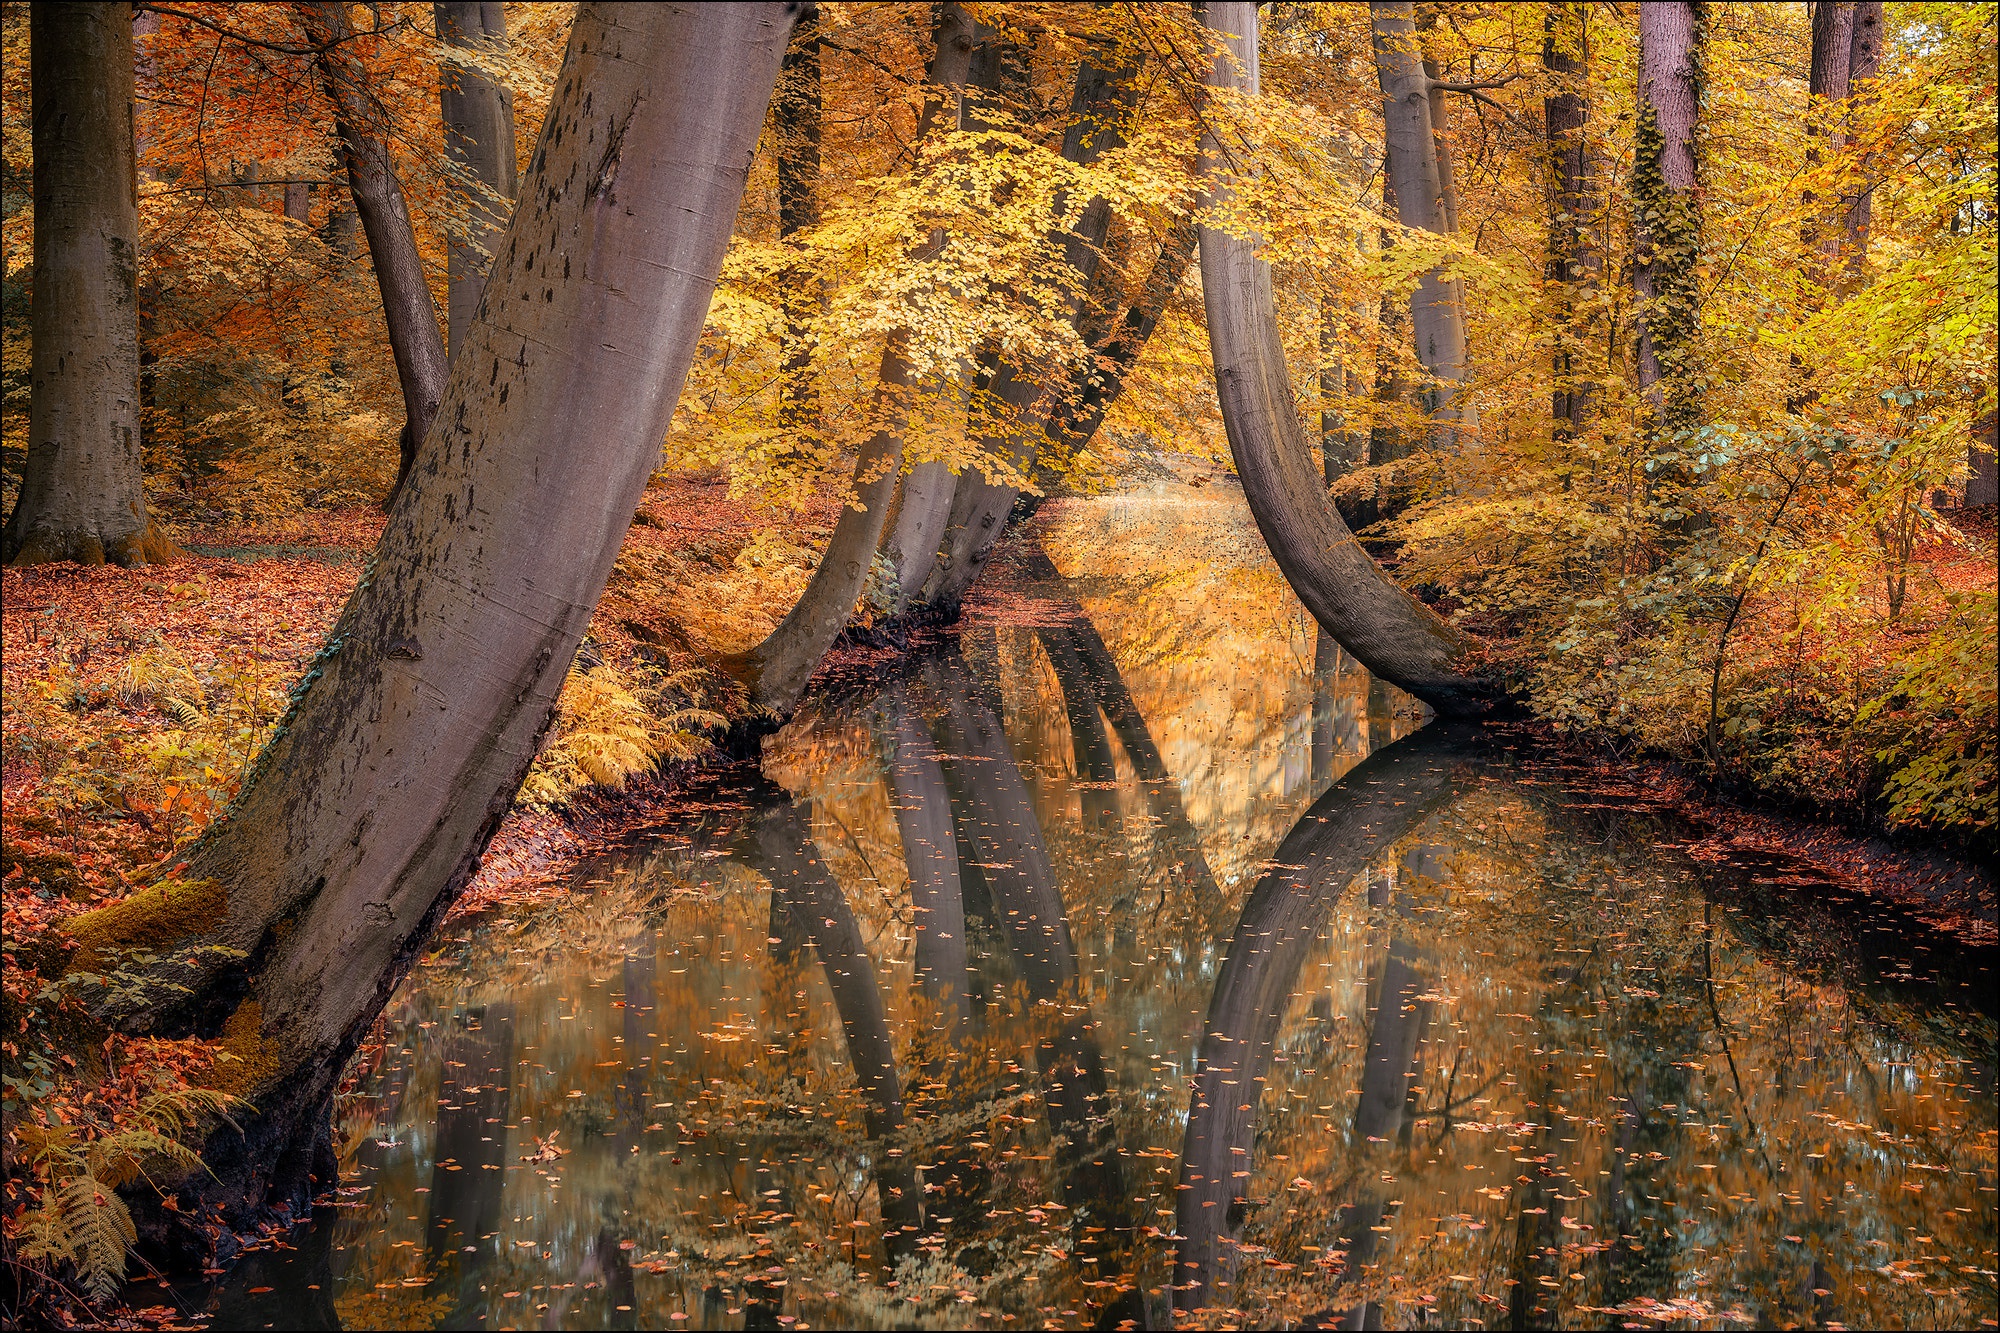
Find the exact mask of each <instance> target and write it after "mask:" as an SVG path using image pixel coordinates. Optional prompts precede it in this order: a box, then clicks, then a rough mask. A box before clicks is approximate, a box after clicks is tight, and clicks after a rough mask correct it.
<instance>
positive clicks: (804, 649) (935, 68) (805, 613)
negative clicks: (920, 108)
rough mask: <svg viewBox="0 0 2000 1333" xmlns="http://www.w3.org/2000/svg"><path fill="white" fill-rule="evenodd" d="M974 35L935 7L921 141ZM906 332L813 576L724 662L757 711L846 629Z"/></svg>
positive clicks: (891, 438)
mask: <svg viewBox="0 0 2000 1333" xmlns="http://www.w3.org/2000/svg"><path fill="white" fill-rule="evenodd" d="M974 31H975V25H974V22H973V19H972V15H971V13H970V11H968V10H967V9H966V8H965V6H964V5H962V4H959V3H957V0H947V3H945V4H943V5H941V6H939V8H938V15H937V49H936V52H935V53H934V54H933V56H932V57H931V67H930V71H929V82H930V84H931V85H932V89H933V96H932V97H931V98H930V100H929V101H928V103H927V104H926V105H925V107H924V114H923V117H922V119H921V121H920V122H919V123H918V126H917V141H918V142H920V143H921V142H922V141H923V140H924V139H925V138H927V137H928V136H929V134H930V132H931V129H932V127H933V126H934V125H935V124H936V122H937V119H938V118H939V117H940V116H941V115H943V114H945V112H946V109H947V103H949V104H950V106H951V110H952V111H954V112H956V110H957V103H958V102H959V100H960V98H961V96H962V95H963V94H962V90H963V88H964V86H965V78H966V71H967V69H968V68H969V66H970V64H971V59H972V47H973V35H974ZM909 338H910V335H909V331H908V330H907V329H902V328H898V329H893V330H891V331H890V333H889V337H888V341H887V342H886V343H885V344H884V346H883V349H882V366H881V371H880V373H879V376H878V381H877V389H876V394H875V413H876V419H877V420H878V421H879V422H880V423H881V425H880V426H879V428H878V429H877V430H876V432H875V434H874V435H873V436H871V437H870V438H869V440H868V442H867V443H866V444H864V445H862V447H861V450H860V454H859V456H858V457H857V458H856V459H855V462H854V499H853V500H852V501H851V502H849V503H848V504H847V505H846V507H844V508H843V509H842V510H841V511H840V518H839V519H838V520H837V521H836V522H835V523H834V525H833V535H832V536H831V537H829V538H828V539H827V543H826V550H825V551H824V552H823V553H822V554H821V556H820V560H819V566H818V568H816V569H815V570H813V576H812V581H811V582H810V583H808V584H807V585H806V590H805V591H804V592H803V593H801V594H799V600H798V601H797V602H795V603H793V605H792V609H791V610H790V611H789V612H787V613H786V615H785V618H784V619H783V620H782V621H780V622H778V627H777V628H776V629H774V630H772V631H771V633H770V634H769V635H768V636H767V637H766V638H765V639H764V641H763V642H762V643H760V644H758V645H757V646H756V647H755V648H753V649H751V650H750V652H748V653H747V654H745V655H743V656H742V657H740V658H734V659H731V660H730V661H729V662H728V663H727V664H726V665H727V667H728V669H729V670H730V671H731V672H733V673H734V674H736V675H737V676H739V677H741V678H742V679H743V680H744V681H745V683H746V684H747V685H748V687H749V691H750V702H751V703H752V704H753V705H755V706H757V707H759V708H764V709H768V710H770V711H772V712H776V713H782V712H786V711H789V710H790V709H791V707H792V706H793V705H794V704H795V703H797V702H798V698H799V695H801V694H802V693H804V692H805V688H806V683H807V682H808V681H809V680H811V679H812V673H813V672H814V671H815V670H816V669H817V668H818V666H819V663H820V659H821V658H823V657H825V656H826V650H827V649H829V648H831V647H832V646H833V641H834V640H835V639H836V638H838V637H839V636H840V632H841V631H842V630H843V629H845V628H847V622H848V619H849V617H851V616H852V615H853V614H854V604H855V602H856V601H857V600H859V598H860V596H861V590H862V587H863V585H864V584H865V583H866V582H867V579H868V570H869V568H870V567H871V566H872V565H873V563H874V559H875V551H876V548H877V547H878V546H880V545H881V543H882V528H883V525H884V523H885V522H886V521H887V519H888V513H889V501H890V498H891V497H892V496H893V495H894V494H895V490H896V474H897V471H898V469H899V468H900V467H901V465H902V460H903V429H904V423H905V421H906V419H907V417H908V406H907V401H906V400H907V396H908V390H909V385H910V381H911V378H912V375H913V372H912V370H911V367H910V360H909Z"/></svg>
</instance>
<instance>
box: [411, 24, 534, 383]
mask: <svg viewBox="0 0 2000 1333" xmlns="http://www.w3.org/2000/svg"><path fill="white" fill-rule="evenodd" d="M431 10H432V15H433V17H434V19H435V20H436V22H437V35H438V40H439V41H441V42H443V43H444V44H445V45H447V46H456V47H463V48H466V49H470V50H486V51H492V52H503V51H505V50H506V49H507V7H506V6H505V5H503V4H499V3H498V2H497V0H483V3H481V2H479V0H452V2H451V3H438V4H434V5H432V6H431ZM439 75H440V78H439V82H438V110H439V112H440V113H441V115H442V117H443V120H444V150H445V155H446V156H447V157H448V158H450V159H451V164H452V166H453V167H454V168H456V169H457V170H458V171H460V172H462V173H463V174H464V175H465V177H466V178H467V180H468V181H470V182H473V183H475V184H476V187H477V188H474V189H467V188H466V182H460V181H455V182H453V185H454V187H455V188H456V189H459V190H462V191H463V192H464V195H465V210H466V214H467V225H466V232H465V236H464V237H463V238H462V239H461V238H458V237H453V238H452V241H451V249H450V251H449V253H448V255H447V257H446V260H445V264H446V279H447V282H448V284H449V289H448V294H447V296H446V299H445V308H446V328H447V331H448V334H449V342H448V344H447V351H448V352H456V351H457V350H458V349H459V348H460V347H462V346H464V345H465V339H466V335H467V332H468V331H469V330H470V329H471V328H472V321H473V319H474V318H476V317H477V316H478V314H479V293H480V290H481V289H482V288H483V287H485V286H486V270H487V268H488V267H489V266H491V264H492V262H493V246H494V244H495V243H496V242H498V241H499V239H500V236H501V234H502V233H503V232H504V231H505V230H506V229H507V215H508V214H509V213H511V212H512V211H513V204H514V193H515V190H514V176H515V170H516V167H515V153H514V93H513V90H512V89H510V88H508V87H507V86H506V85H505V84H502V83H495V82H494V81H493V80H492V79H490V78H488V77H487V76H486V75H484V74H482V73H480V72H479V70H477V69H476V68H474V67H473V66H471V65H460V64H453V63H450V62H445V63H444V64H443V65H442V67H441V68H440V70H439Z"/></svg>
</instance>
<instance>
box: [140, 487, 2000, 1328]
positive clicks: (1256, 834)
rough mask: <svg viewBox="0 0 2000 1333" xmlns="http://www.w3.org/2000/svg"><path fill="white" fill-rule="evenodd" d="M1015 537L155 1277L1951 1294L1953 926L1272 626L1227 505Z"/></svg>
mask: <svg viewBox="0 0 2000 1333" xmlns="http://www.w3.org/2000/svg"><path fill="white" fill-rule="evenodd" d="M1038 532H1039V535H1040V537H1041V539H1042V543H1043V545H1042V547H1041V548H1039V549H1045V550H1046V551H1047V552H1048V553H1049V554H1050V555H1052V556H1053V557H1054V560H1055V563H1056V564H1057V565H1059V566H1060V567H1061V569H1062V571H1063V573H1064V574H1067V575H1070V576H1071V577H1069V578H1068V579H1062V578H1060V577H1058V576H1057V575H1056V573H1055V570H1054V569H1053V568H1050V567H1048V566H1047V564H1046V560H1045V559H1044V558H1043V557H1042V556H1040V554H1039V550H1038V549H1037V548H1033V547H1025V546H1023V547H1017V549H1016V551H1015V555H1014V561H1013V567H1012V569H1011V570H1010V571H1007V572H1006V573H1005V574H1004V576H1003V578H1002V581H1001V583H1000V585H999V586H998V590H997V591H996V592H995V593H994V594H992V595H991V596H989V598H988V599H987V602H986V604H985V605H983V606H982V607H980V608H978V609H977V611H976V612H975V613H974V614H973V615H972V616H971V617H970V618H969V621H968V625H967V627H966V628H965V629H964V631H963V633H962V634H961V635H959V636H957V639H956V642H957V644H958V646H957V647H956V648H955V649H952V650H949V651H944V652H941V653H939V654H936V655H934V656H929V657H926V658H924V659H922V660H920V661H917V662H915V663H912V664H910V665H909V666H908V668H907V669H903V670H901V671H900V672H899V674H897V675H896V677H895V678H894V679H892V680H889V681H887V682H885V683H882V684H881V685H879V686H877V687H871V689H869V690H867V691H863V692H859V693H849V694H847V695H845V696H844V697H841V698H839V699H836V700H833V701H830V702H823V703H821V704H819V705H816V706H814V707H812V708H810V709H809V710H808V711H807V713H806V714H805V715H803V716H801V717H800V718H799V719H798V720H796V721H795V722H794V723H793V724H792V725H790V726H788V727H787V728H786V729H785V730H784V731H783V732H782V733H780V734H779V735H778V736H776V737H774V738H773V739H772V740H771V742H770V743H769V745H768V747H767V750H766V753H765V758H764V762H763V765H762V771H761V772H756V771H753V770H752V769H750V768H749V767H747V766H746V767H745V768H744V769H743V770H742V771H741V773H740V775H739V777H738V779H737V780H734V781H731V782H730V783H728V784H727V785H725V786H724V787H723V788H722V789H721V792H720V794H719V795H718V797H717V798H716V799H715V800H713V801H711V802H710V803H709V804H708V805H707V806H706V807H704V808H703V809H701V810H699V811H697V812H696V814H695V815H694V816H692V817H691V818H690V820H689V821H688V822H687V823H686V824H684V825H682V826H679V827H676V828H675V829H673V830H672V831H671V833H670V835H666V836H661V837H659V838H656V839H653V840H650V841H646V842H642V843H640V844H639V845H637V846H635V847H634V848H633V849H631V850H630V851H628V852H625V853H622V854H620V855H617V856H614V857H611V858H608V859H606V860H604V861H602V862H600V863H599V864H597V865H594V866H593V867H591V869H590V871H589V873H588V875H587V876H586V877H585V879H584V882H582V883H580V884H579V886H578V890H577V891H576V892H575V893H573V894H570V895H568V896H567V897H565V898H563V899H562V900H560V901H559V902H556V903H554V904H552V905H547V906H541V907H536V908H533V909H525V908H524V909H521V910H520V911H518V912H517V913H515V914H514V915H512V916H489V917H486V918H483V919H479V920H476V921H472V922H469V923H465V924H463V925H460V926H457V927H455V928H454V930H453V932H452V933H451V935H450V937H449V938H447V939H443V940H441V941H439V942H438V944H437V946H436V952H435V953H434V954H432V955H431V956H429V957H427V958H426V959H425V960H424V961H423V962H422V964H421V965H420V966H419V967H418V968H417V969H416V971H415V972H414V973H413V975H412V976H411V977H410V978H409V979H408V981H407V982H406V983H405V984H404V985H403V987H402V988H401V990H399V991H398V992H397V994H396V996H395V998H394V999H393V1001H392V1002H391V1005H390V1008H389V1013H388V1024H389V1041H388V1044H387V1046H386V1048H385V1049H384V1050H383V1052H382V1053H381V1055H380V1057H379V1059H378V1061H377V1062H376V1063H375V1065H374V1066H373V1067H372V1068H370V1069H368V1070H367V1071H366V1072H365V1074H364V1076H363V1078H362V1081H361V1089H360V1094H359V1095H358V1096H356V1097H354V1098H353V1099H352V1100H350V1101H348V1102H346V1103H344V1104H343V1106H342V1107H341V1109H340V1112H339V1115H338V1118H337V1122H336V1135H337V1137H338V1138H339V1140H340V1141H341V1145H342V1148H343V1152H344V1161H345V1173H344V1180H343V1188H342V1190H341V1191H340V1196H339V1197H340V1202H339V1205H338V1207H335V1208H329V1209H323V1210H321V1211H320V1213H319V1214H318V1216H317V1217H316V1218H315V1219H314V1221H313V1222H312V1224H311V1225H310V1226H309V1227H302V1228H300V1229H298V1230H297V1231H295V1232H293V1233H292V1234H290V1235H289V1236H287V1237H283V1238H281V1241H280V1244H279V1246H275V1247H273V1248H268V1249H264V1250H261V1251H259V1252H257V1253H255V1254H253V1255H251V1256H250V1257H249V1258H247V1259H246V1260H244V1261H243V1262H242V1263H240V1264H239V1265H237V1266H236V1267H235V1268H234V1269H233V1270H232V1271H231V1272H230V1273H229V1274H228V1275H227V1277H226V1278H224V1279H222V1280H221V1285H220V1286H219V1287H217V1288H215V1289H212V1290H200V1291H184V1292H180V1293H177V1294H178V1295H179V1296H180V1297H181V1299H183V1300H185V1301H187V1302H188V1303H190V1304H192V1305H193V1306H195V1307H196V1308H200V1309H206V1310H208V1311H210V1312H211V1313H212V1315H213V1325H212V1326H213V1327H218V1328H261V1327H266V1326H275V1327H279V1328H288V1327H322V1328H331V1327H335V1326H340V1327H347V1328H662V1327H674V1328H689V1329H693V1328H746V1327H747V1328H795V1329H804V1328H846V1327H901V1328H930V1327H966V1328H988V1329H999V1328H1009V1327H1012V1328H1029V1327H1036V1328H1039V1327H1061V1328H1082V1327H1105V1328H1116V1327H1120V1326H1124V1327H1149V1328H1173V1327H1215V1326H1239V1327H1241V1326H1247V1327H1285V1326H1289V1327H1331V1326H1334V1325H1336V1324H1338V1325H1339V1326H1341V1327H1351V1328H1364V1327H1366V1328H1377V1327H1382V1328H1389V1327H1406V1326H1418V1327H1449V1328H1457V1327H1482V1326H1483V1327H1495V1328H1497V1327H1537V1328H1539V1327H1556V1326H1563V1327H1589V1328H1604V1327H1610V1328H1617V1327H1628V1328H1629V1327H1646V1328H1661V1327H1697V1326H1699V1327H1716V1328H1722V1327H1732V1326H1745V1325H1754V1326H1760V1327H1780V1326H1813V1327H1826V1326H1840V1325H1846V1326H1848V1327H1853V1328H1871V1327H1882V1328H1904V1327H1909V1328H1915V1327H1924V1328H1932V1327H1948V1328H1961V1327H1962V1328H1978V1327H1980V1326H1982V1324H1984V1325H1985V1326H1987V1327H1991V1326H1993V1321H1994V1318H1995V1315H1996V1298H1995V1272H1994V1270H1995V1268H1996V1261H1995V1144H1996V1132H1995V1129H1996V1125H1995V1103H1994V1095H1993V1079H1994V1058H1993V1053H1994V1036H1995V1023H1994V1000H1993V996H1992V989H1993V988H1992V978H1991V976H1990V974H1989V971H1988V965H1989V963H1990V961H1991V960H1990V957H1989V956H1987V955H1985V954H1976V955H1968V954H1966V953H1964V952H1962V951H1960V950H1958V949H1957V948H1955V947H1954V946H1953V945H1952V944H1951V943H1950V942H1949V941H1947V940H1945V939H1943V938H1941V937H1938V936H1935V935H1933V934H1932V933H1930V932H1929V931H1928V930H1927V929H1926V928H1925V927H1923V926H1921V925H1918V924H1916V923H1914V922H1912V921H1908V920H1905V919H1902V918H1900V917H1896V916H1893V915H1890V914H1886V913H1884V912H1883V911H1882V910H1881V909H1880V908H1879V907H1870V906H1864V905H1862V904H1858V903H1852V902H1847V901H1844V900H1843V899H1842V898H1841V897H1840V895H1838V894H1836V893H1834V892H1833V891H1831V890H1829V889H1827V888H1826V887H1825V886H1822V885H1817V884H1815V883H1813V882H1811V880H1810V878H1809V877H1807V876H1802V875H1801V874H1799V873H1798V871H1797V868H1796V867H1790V866H1785V865H1777V864H1756V863H1747V862H1741V861H1732V860H1729V859H1726V858H1721V857H1719V856H1718V854H1717V853H1716V852H1714V851H1711V850H1707V849H1706V848H1705V847H1704V846H1702V845H1700V844H1694V843H1691V842H1690V840H1689V835H1687V834H1686V833H1685V832H1684V831H1682V830H1679V829H1677V828H1676V827H1675V826H1674V825H1673V823H1672V822H1671V821H1670V820H1669V819H1667V818H1666V817H1665V816H1664V815H1663V814H1661V813H1660V812H1658V811H1655V810H1653V809H1651V808H1649V807H1648V805H1647V802H1646V800H1645V794H1644V791H1643V790H1642V789H1641V788H1638V787H1636V786H1635V787H1632V788H1629V789H1625V788H1620V787H1618V786H1616V785H1615V784H1614V785H1613V786H1611V787H1609V788H1606V787H1605V786H1604V784H1602V783H1598V784H1595V785H1594V786H1593V787H1592V789H1591V790H1589V791H1588V792H1582V791H1580V790H1579V789H1577V788H1576V787H1575V786H1574V784H1572V783H1569V782H1568V781H1566V779H1565V775H1564V774H1563V773H1562V772H1560V771H1558V770H1556V769H1553V768H1551V767H1549V766H1548V765H1547V764H1546V763H1545V762H1543V761H1541V760H1539V759H1537V757H1536V756H1535V755H1534V754H1533V753H1532V751H1530V750H1527V749H1524V748H1511V747H1514V746H1518V745H1519V744H1520V742H1518V741H1510V740H1508V739H1506V738H1505V737H1500V738H1493V737H1482V736H1480V735H1479V734H1477V733H1476V732H1468V731H1465V730H1461V729H1456V728H1452V727H1448V726H1445V725H1442V724H1438V723H1432V724H1430V725H1426V726H1421V727H1419V725H1418V724H1419V723H1420V722H1421V715H1420V710H1419V709H1418V707H1417V706H1416V705H1415V704H1414V703H1412V702H1411V701H1409V700H1408V699H1406V698H1403V697H1401V696H1398V695H1396V694H1395V693H1394V692H1393V691H1389V690H1386V689H1384V688H1382V687H1380V686H1379V685H1371V682H1370V681H1369V680H1368V678H1367V676H1366V675H1365V674H1364V673H1362V672H1361V671H1360V670H1359V669H1358V668H1354V667H1353V666H1352V665H1351V664H1342V663H1340V662H1338V661H1336V660H1333V658H1332V655H1331V654H1327V655H1325V656H1323V657H1322V656H1321V655H1320V654H1319V653H1318V650H1317V647H1316V645H1315V642H1314V639H1313V637H1312V635H1311V633H1310V626H1309V624H1308V622H1306V620H1305V619H1304V616H1303V613H1302V612H1301V611H1300V610H1299V608H1298V606H1297V603H1296V602H1295V601H1293V600H1292V599H1291V598H1290V597H1289V595H1288V593H1287V592H1286V591H1285V589H1284V587H1283V585H1282V583H1281V582H1280V581H1279V580H1278V579H1277V576H1276V574H1275V572H1274V571H1272V570H1271V569H1270V567H1269V566H1268V565H1267V564H1265V563H1264V562H1263V559H1262V556H1261V552H1260V550H1259V548H1258V546H1257V544H1256V542H1255V539H1254V536H1253V535H1252V534H1250V533H1249V532H1248V531H1247V529H1246V528H1245V526H1244V524H1243V522H1242V519H1241V516H1240V511H1239V510H1238V509H1237V508H1236V506H1235V505H1234V504H1233V503H1232V502H1231V501H1230V500H1229V499H1228V498H1227V497H1218V498H1214V499H1208V498H1204V497H1203V496H1201V495H1199V494H1197V493H1193V492H1186V491H1161V492H1158V493H1155V494H1152V495H1142V496H1138V497H1127V498H1125V499H1122V500H1119V501H1115V502H1097V503H1094V504H1089V505H1083V504H1073V505H1070V506H1067V507H1064V508H1061V509H1058V510H1057V511H1056V512H1055V513H1054V514H1053V515H1052V516H1045V518H1044V520H1042V521H1041V522H1040V523H1039V525H1038ZM1112 549H1115V550H1116V551H1117V559H1116V561H1113V560H1110V559H1107V558H1103V553H1104V552H1106V551H1109V550H1112ZM1114 564H1115V565H1116V566H1117V567H1119V568H1120V569H1121V570H1124V571H1126V572H1125V573H1123V574H1121V576H1120V578H1119V579H1117V580H1115V581H1114V580H1111V579H1105V578H1098V577H1094V576H1092V575H1091V574H1090V573H1088V571H1090V570H1092V569H1095V568H1105V567H1110V566H1112V565H1114ZM1316 659H1317V662H1316ZM1316 665H1317V667H1318V669H1317V670H1316V669H1315V668H1316ZM142 1295H143V1293H142ZM164 1295H165V1294H164V1293H162V1294H161V1296H160V1297H154V1298H152V1299H160V1298H163V1297H164Z"/></svg>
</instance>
